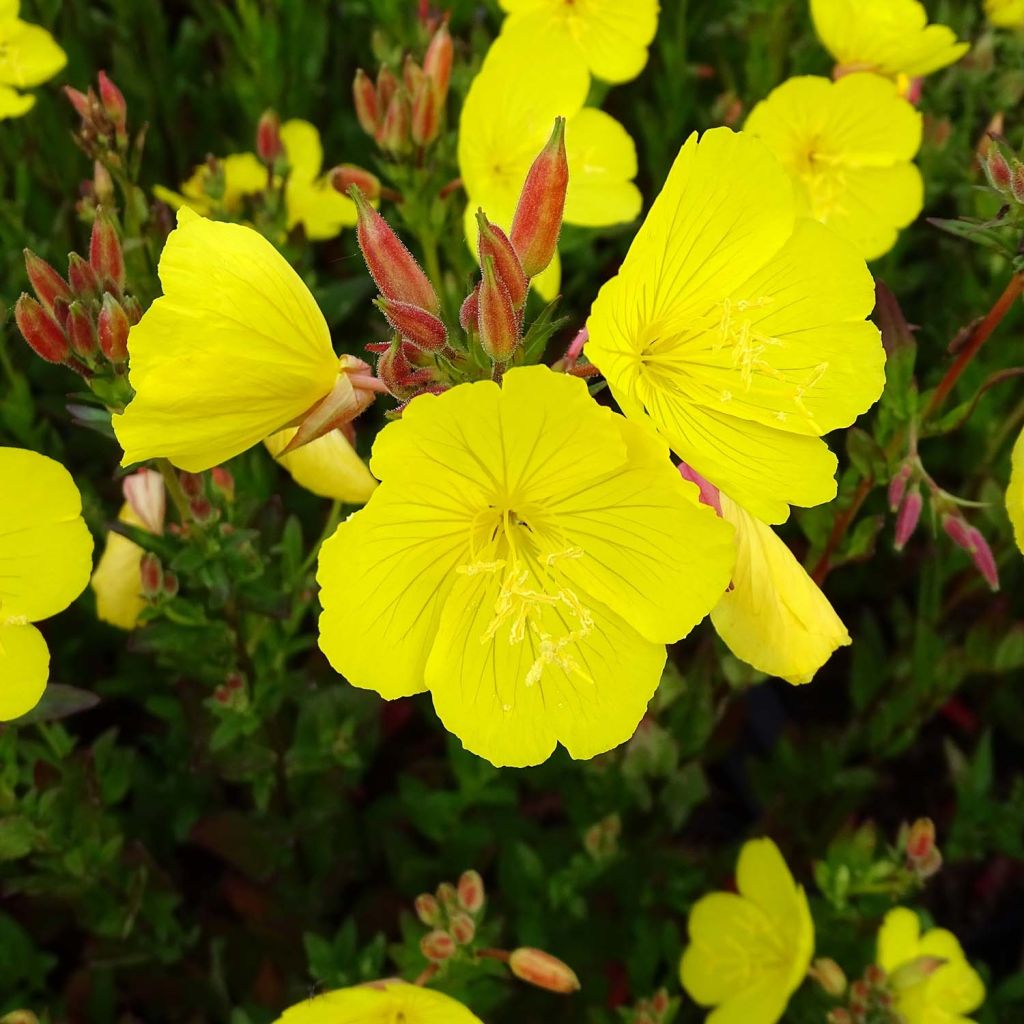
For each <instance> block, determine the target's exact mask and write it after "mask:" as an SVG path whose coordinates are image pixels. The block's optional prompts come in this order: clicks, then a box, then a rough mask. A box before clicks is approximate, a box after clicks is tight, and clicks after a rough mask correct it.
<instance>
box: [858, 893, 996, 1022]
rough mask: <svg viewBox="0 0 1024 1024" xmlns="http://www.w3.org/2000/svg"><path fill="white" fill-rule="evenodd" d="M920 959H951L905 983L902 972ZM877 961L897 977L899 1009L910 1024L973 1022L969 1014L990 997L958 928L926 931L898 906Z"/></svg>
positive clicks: (888, 918) (882, 934) (881, 936)
mask: <svg viewBox="0 0 1024 1024" xmlns="http://www.w3.org/2000/svg"><path fill="white" fill-rule="evenodd" d="M919 957H939V958H941V959H943V960H945V961H946V962H945V963H944V964H943V965H942V966H941V967H939V968H937V969H936V970H935V971H933V972H932V973H930V974H927V976H925V977H923V978H921V979H920V980H918V981H916V982H913V983H911V984H908V985H901V984H900V983H899V975H898V973H897V972H898V971H899V970H900V968H905V967H907V966H908V965H911V964H913V962H914V961H915V960H917V959H918V958H919ZM877 959H878V965H879V966H880V967H881V968H883V969H884V970H885V971H886V972H887V973H888V974H889V976H890V978H891V979H892V981H893V988H894V989H895V990H896V1009H897V1010H898V1011H899V1013H900V1014H902V1017H903V1020H905V1021H906V1024H973V1022H972V1021H971V1020H970V1018H968V1017H967V1016H966V1015H967V1014H968V1013H971V1012H972V1011H973V1010H977V1009H978V1008H979V1007H980V1006H981V1004H982V1003H983V1002H984V1001H985V986H984V984H983V983H982V980H981V978H980V977H978V973H977V971H975V970H974V968H973V967H971V965H970V964H969V963H968V962H967V958H966V957H965V956H964V951H963V950H962V949H961V948H960V943H959V942H958V941H957V938H956V936H955V935H954V934H953V933H952V932H949V931H946V929H945V928H932V929H930V930H929V931H927V932H925V933H924V934H923V935H922V934H921V922H920V921H919V920H918V918H917V914H915V913H914V912H913V911H912V910H908V909H907V908H906V907H897V908H896V909H895V910H890V911H889V913H888V914H886V915H885V920H884V921H883V922H882V928H881V930H880V931H879V933H878V957H877ZM905 973H906V972H905ZM894 975H895V977H894ZM907 980H908V981H910V980H912V979H907Z"/></svg>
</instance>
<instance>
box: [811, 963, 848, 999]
mask: <svg viewBox="0 0 1024 1024" xmlns="http://www.w3.org/2000/svg"><path fill="white" fill-rule="evenodd" d="M807 973H808V974H809V975H810V976H811V977H812V978H813V979H814V980H815V981H816V982H817V983H818V984H819V985H820V986H821V988H822V990H823V991H824V992H826V993H827V994H828V995H830V996H834V997H835V998H837V999H838V998H839V996H841V995H842V994H843V993H844V992H845V991H846V975H845V974H844V973H843V969H842V967H840V966H839V964H837V963H836V962H835V960H832V959H830V958H829V957H824V956H823V957H819V958H818V959H817V960H815V961H814V963H812V964H811V966H810V970H808V972H807Z"/></svg>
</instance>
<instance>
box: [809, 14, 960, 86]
mask: <svg viewBox="0 0 1024 1024" xmlns="http://www.w3.org/2000/svg"><path fill="white" fill-rule="evenodd" d="M811 15H812V17H813V18H814V27H815V29H816V30H817V33H818V38H819V39H820V40H821V42H822V45H823V46H824V47H825V49H826V50H828V52H829V53H830V54H832V56H833V57H834V58H835V61H836V64H837V65H838V67H839V68H840V69H841V70H842V71H875V72H877V73H878V74H880V75H887V76H888V77H889V78H895V79H900V80H901V83H902V84H906V79H908V78H920V77H921V76H923V75H930V74H931V73H932V72H933V71H938V70H939V68H944V67H946V66H947V65H949V64H954V63H956V61H958V60H959V59H960V58H961V57H962V56H963V55H964V54H965V53H966V52H967V51H968V50H969V49H970V44H969V43H958V42H957V39H956V33H955V32H954V31H953V30H952V29H951V28H949V27H947V26H946V25H929V24H928V12H927V11H926V10H925V9H924V5H923V4H921V3H918V0H811Z"/></svg>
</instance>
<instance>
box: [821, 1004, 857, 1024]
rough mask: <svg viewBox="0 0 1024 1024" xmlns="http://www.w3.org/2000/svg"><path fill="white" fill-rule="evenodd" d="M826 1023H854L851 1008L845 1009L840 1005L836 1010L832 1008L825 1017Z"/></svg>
mask: <svg viewBox="0 0 1024 1024" xmlns="http://www.w3.org/2000/svg"><path fill="white" fill-rule="evenodd" d="M825 1022H826V1024H853V1018H852V1017H851V1016H850V1011H849V1010H844V1009H843V1008H842V1007H839V1008H838V1009H835V1010H830V1011H829V1014H828V1016H827V1017H826V1018H825Z"/></svg>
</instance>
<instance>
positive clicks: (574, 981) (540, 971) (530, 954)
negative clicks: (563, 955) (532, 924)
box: [508, 947, 580, 995]
mask: <svg viewBox="0 0 1024 1024" xmlns="http://www.w3.org/2000/svg"><path fill="white" fill-rule="evenodd" d="M508 966H509V968H510V969H511V971H512V973H513V974H514V975H515V976H516V977H517V978H519V979H520V980H521V981H525V982H528V983H529V984H530V985H536V986H537V988H543V989H547V990H548V991H549V992H558V993H561V994H563V995H567V994H568V993H570V992H578V991H579V988H580V982H579V979H578V978H577V977H576V975H575V973H574V972H573V970H572V968H571V967H569V966H568V964H564V963H562V961H561V960H559V959H558V958H557V957H553V956H551V954H550V953H545V952H544V951H543V950H540V949H529V948H526V947H523V948H521V949H514V950H513V951H512V955H511V956H510V957H509V960H508Z"/></svg>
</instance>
